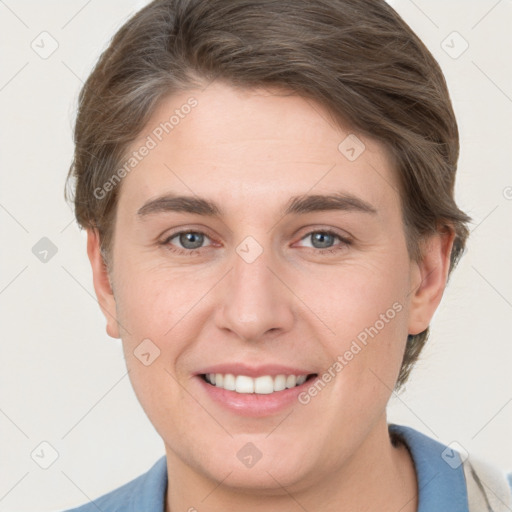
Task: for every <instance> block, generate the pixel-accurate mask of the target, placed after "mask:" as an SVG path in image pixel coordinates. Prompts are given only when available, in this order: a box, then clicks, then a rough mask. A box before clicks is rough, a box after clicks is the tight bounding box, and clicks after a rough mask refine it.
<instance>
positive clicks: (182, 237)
mask: <svg viewBox="0 0 512 512" xmlns="http://www.w3.org/2000/svg"><path fill="white" fill-rule="evenodd" d="M175 238H176V239H177V242H178V243H179V244H181V246H182V248H180V247H176V246H175V244H173V243H171V240H174V239H175ZM205 238H206V239H209V237H208V236H207V235H206V234H205V233H203V232H201V231H179V232H177V233H173V234H172V235H170V236H169V237H167V238H166V239H165V240H163V241H162V242H160V244H161V245H164V246H166V247H167V248H168V249H169V250H170V251H171V252H175V253H177V254H183V255H191V254H196V253H197V252H198V249H201V248H202V245H203V243H204V240H205Z"/></svg>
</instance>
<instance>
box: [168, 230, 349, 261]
mask: <svg viewBox="0 0 512 512" xmlns="http://www.w3.org/2000/svg"><path fill="white" fill-rule="evenodd" d="M184 233H194V234H196V235H204V236H205V237H207V238H210V239H211V237H209V236H208V235H207V234H206V233H204V232H202V231H193V230H183V231H178V232H176V233H173V234H172V235H170V236H168V237H167V238H166V239H165V240H163V241H162V242H160V243H159V244H160V245H162V246H165V247H166V248H167V249H168V250H169V251H171V252H173V253H175V254H178V255H180V256H181V255H183V256H193V255H196V254H198V253H199V252H200V251H201V249H202V248H199V249H180V248H176V247H171V245H170V243H169V242H170V241H171V240H172V239H173V238H176V237H177V236H179V235H182V234H184ZM314 233H322V234H324V235H332V236H334V237H335V238H337V239H338V240H340V241H341V242H342V244H340V245H339V246H337V247H335V248H331V247H327V248H325V249H316V248H315V247H310V248H309V249H310V250H313V251H314V253H315V254H319V255H321V256H327V255H329V254H334V253H338V252H339V251H342V250H344V249H346V247H349V246H350V245H352V240H350V239H349V238H345V237H342V236H340V235H339V234H338V233H336V232H335V231H333V230H331V229H316V230H313V231H310V232H309V233H306V234H305V235H304V236H303V237H302V238H301V240H304V239H305V238H307V237H308V236H311V235H312V234H314Z"/></svg>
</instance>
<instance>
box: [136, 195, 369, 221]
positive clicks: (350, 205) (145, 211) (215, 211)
mask: <svg viewBox="0 0 512 512" xmlns="http://www.w3.org/2000/svg"><path fill="white" fill-rule="evenodd" d="M332 210H342V211H347V212H360V213H369V214H372V215H376V214H377V210H376V209H375V208H374V207H373V206H372V205H371V204H370V203H368V202H366V201H364V200H363V199H361V198H359V197H357V196H355V195H353V194H351V193H348V192H337V193H333V194H328V195H318V194H317V195H301V196H294V197H291V198H290V199H289V200H288V202H287V203H286V204H285V206H284V208H283V212H282V216H286V215H293V214H295V215H304V214H307V213H313V212H319V211H332ZM166 212H184V213H191V214H196V215H203V216H206V217H224V211H223V209H222V208H221V207H220V206H219V205H218V204H216V203H215V202H213V201H210V200H208V199H204V198H201V197H197V196H178V195H175V194H172V193H171V194H165V195H163V196H160V197H157V198H155V199H150V200H149V201H147V202H146V203H144V205H143V206H142V207H141V208H139V210H138V211H137V216H138V217H139V218H140V219H144V218H146V217H148V216H150V215H153V214H157V213H166Z"/></svg>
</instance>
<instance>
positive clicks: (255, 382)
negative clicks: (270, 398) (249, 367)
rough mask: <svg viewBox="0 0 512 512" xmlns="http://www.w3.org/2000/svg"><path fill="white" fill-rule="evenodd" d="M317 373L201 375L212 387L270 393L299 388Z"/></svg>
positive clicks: (239, 391)
mask: <svg viewBox="0 0 512 512" xmlns="http://www.w3.org/2000/svg"><path fill="white" fill-rule="evenodd" d="M317 375H318V374H317V373H310V374H307V375H293V374H290V375H286V374H280V375H275V376H271V375H262V376H260V377H256V378H253V377H249V376H247V375H234V374H232V373H227V374H223V373H202V374H199V377H200V378H201V379H202V380H203V381H205V382H206V383H207V384H209V385H210V386H212V387H216V388H221V389H224V390H226V391H235V392H236V393H240V394H258V395H269V394H275V393H279V392H281V391H285V390H287V389H290V388H297V387H299V386H303V385H305V384H306V383H307V382H308V381H310V380H312V379H314V378H315V377H317Z"/></svg>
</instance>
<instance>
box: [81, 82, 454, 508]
mask: <svg viewBox="0 0 512 512" xmlns="http://www.w3.org/2000/svg"><path fill="white" fill-rule="evenodd" d="M191 96H193V97H194V98H196V99H197V101H198V105H197V106H196V107H195V108H194V109H193V110H192V112H191V113H190V114H189V115H188V116H186V117H185V118H184V119H182V120H181V121H180V123H179V124H178V125H177V126H176V127H175V128H174V130H173V131H172V132H171V133H169V134H168V135H166V136H165V137H164V138H163V140H162V141H161V142H160V143H159V144H158V146H157V147H156V148H154V149H152V150H151V151H150V152H149V154H148V155H147V156H146V157H145V158H144V159H143V160H142V161H141V162H140V163H139V164H138V165H137V167H136V168H135V169H134V170H133V171H132V172H131V173H130V174H128V175H127V176H126V177H125V178H124V179H123V181H122V183H121V189H120V197H119V203H118V209H117V215H116V220H115V235H114V239H113V252H112V255H113V269H112V272H111V274H110V276H109V275H108V274H107V270H106V267H105V265H104V262H103V260H102V258H101V255H100V252H99V240H98V236H97V233H96V232H95V231H93V230H89V231H88V246H87V248H88V255H89V259H90V262H91V265H92V270H93V278H94V287H95V291H96V295H97V297H98V301H99V303H100V306H101V308H102V311H103V313H104V314H105V318H106V321H107V332H108V334H109V335H110V336H112V337H114V338H119V337H121V338H122V342H123V348H124V353H125V358H126V364H127V367H128V369H129V370H130V373H129V375H130V379H131V382H132V385H133V388H134V390H135V393H136V395H137V397H138V399H139V401H140V403H141V405H142V407H143V408H144V410H145V412H146V414H147V415H148V417H149V419H150V421H151V422H152V423H153V425H154V426H155V428H156V430H157V431H158V433H159V434H160V435H161V437H162V439H163V441H164V444H165V451H166V455H167V464H168V475H169V487H168V491H169V492H168V496H167V500H166V512H178V511H187V510H193V509H192V507H194V508H195V509H196V510H198V511H217V510H223V511H235V510H237V511H238V510H244V511H248V512H251V511H263V510H265V511H266V510H280V511H281V512H287V511H290V512H291V511H297V510H299V509H300V506H302V507H303V508H304V509H306V510H308V511H314V510H323V511H337V512H340V511H353V510H382V511H390V512H391V511H393V512H396V511H398V510H401V512H409V511H415V510H416V509H417V503H418V502H417V492H418V487H417V480H416V475H415V470H414V465H413V462H412V459H411V458H410V455H409V452H408V450H407V449H406V448H405V447H404V446H403V445H399V447H394V446H393V445H392V444H391V442H390V439H389V435H388V430H387V421H386V404H387V402H388V400H389V398H390V395H391V393H392V389H393V387H394V385H395V382H396V379H397V377H398V372H399V369H400V363H401V360H402V356H403V353H404V350H405V346H406V339H407V335H408V334H416V333H419V332H421V331H423V330H424V329H425V328H426V327H427V326H428V324H429V322H430V320H431V318H432V316H433V314H434V312H435V310H436V308H437V306H438V304H439V302H440V300H441V297H442V294H443V291H444V288H445V285H446V278H447V273H448V268H449V255H450V251H451V247H452V244H453V238H454V234H453V231H452V230H448V231H447V232H445V233H443V234H441V233H439V234H438V235H435V236H433V237H431V238H430V239H429V240H427V241H426V243H425V244H424V246H423V257H422V260H421V261H420V262H418V263H415V262H412V261H411V260H410V259H409V257H408V254H407V248H406V243H405V234H404V227H403V224H402V219H401V212H400V203H399V196H398V192H397V189H398V182H397V179H396V176H395V174H394V170H393V168H392V165H391V160H390V159H389V157H388V154H387V153H386V150H385V148H384V147H383V146H382V145H381V144H379V143H378V142H377V141H375V140H372V139H370V138H369V137H367V136H364V135H361V134H356V135H357V136H358V137H359V138H360V139H361V140H362V141H363V142H364V144H365V146H366V149H365V151H364V152H363V153H362V154H361V155H360V156H359V157H358V158H357V159H356V160H355V161H353V162H351V161H349V160H348V159H347V158H346V157H345V156H344V155H343V154H341V152H340V151H338V145H339V144H340V142H341V141H343V140H344V139H345V137H346V136H347V135H348V134H349V133H355V132H353V131H349V130H342V129H340V128H339V127H337V126H334V125H333V124H332V123H331V122H330V121H328V117H327V115H326V113H325V111H323V110H322V108H321V107H320V106H319V105H316V104H313V103H312V102H311V101H309V100H306V99H304V98H301V97H299V96H294V95H287V96H283V95H282V94H279V93H278V92H277V90H274V91H273V92H272V91H271V90H250V91H249V90H235V89H233V88H231V87H230V86H229V85H226V84H222V83H219V82H214V83H212V84H211V85H209V86H208V87H207V88H206V89H205V90H202V91H201V90H190V91H186V92H182V93H180V94H175V95H173V96H170V97H168V98H166V99H165V100H164V101H162V102H161V103H160V104H159V106H158V108H157V109H156V110H155V111H154V112H153V115H152V117H151V119H150V121H149V122H148V124H147V126H146V127H145V128H144V130H142V132H141V134H140V136H139V138H138V140H137V141H135V142H134V143H133V145H132V149H136V148H138V147H140V145H141V144H142V143H143V141H144V140H145V139H146V137H147V136H148V134H150V133H151V131H152V130H153V129H154V128H155V127H156V126H158V124H159V123H160V122H162V121H163V120H166V119H169V116H170V115H172V113H173V112H174V110H175V109H177V108H180V106H181V105H183V104H185V103H186V102H187V99H188V98H190V97H191ZM376 170H377V171H378V172H376ZM341 190H343V191H347V192H351V193H352V194H355V195H356V196H358V197H360V198H362V199H364V200H365V201H367V202H369V203H371V204H372V205H373V206H374V207H375V208H376V209H377V214H376V215H369V214H365V213H361V212H347V211H324V212H314V213H308V214H306V215H291V216H288V217H282V216H281V215H280V214H279V212H280V209H281V208H282V207H283V205H284V204H285V203H286V201H287V200H288V199H289V198H290V197H291V196H294V195H300V194H313V193H314V194H317V193H318V194H323V193H331V192H333V191H341ZM164 192H175V193H179V194H187V195H191V194H194V195H197V196H201V197H205V198H208V199H211V200H214V201H216V202H218V203H219V204H220V205H221V206H222V207H223V208H224V209H225V210H226V215H225V217H223V218H222V219H218V218H208V217H203V216H199V215H192V214H189V213H175V212H165V213H158V214H155V215H151V216H148V217H147V218H145V219H144V220H141V219H139V218H138V216H137V214H136V212H137V210H138V209H139V208H140V207H141V206H142V205H143V204H144V203H145V202H146V201H147V200H148V199H151V198H154V197H156V196H158V195H160V194H162V193H164ZM325 228H331V229H334V230H336V231H337V232H338V233H339V234H340V235H341V236H347V235H349V236H350V237H352V239H353V243H352V244H351V245H344V244H343V243H342V242H341V241H340V240H339V239H337V238H336V237H334V238H332V239H330V241H329V240H328V241H327V245H329V244H330V246H331V247H330V248H335V247H338V248H340V247H341V250H339V251H338V252H334V253H326V254H325V255H323V256H322V255H320V254H319V253H320V252H321V251H322V250H323V251H324V252H325V251H327V250H328V249H325V248H322V247H325V245H323V246H322V245H319V244H318V242H317V243H316V244H315V240H314V238H312V236H311V233H312V232H317V231H322V229H325ZM180 229H188V230H189V231H193V232H197V231H201V232H203V233H205V234H206V236H205V238H204V242H203V245H202V246H201V248H200V249H199V250H198V251H196V253H195V254H194V255H188V254H187V255H178V254H176V253H173V252H171V251H170V250H169V247H174V248H181V249H183V250H185V251H186V250H187V247H191V246H192V244H191V243H189V244H188V246H185V245H184V244H186V243H187V241H186V240H185V241H183V238H182V239H181V243H180V237H179V236H178V237H174V238H173V239H172V241H169V242H168V243H167V245H159V242H161V241H163V240H165V239H166V238H168V237H169V236H170V235H171V234H172V233H173V232H176V231H179V230H180ZM247 236H252V237H253V238H254V239H255V240H257V242H258V243H259V244H260V246H261V247H262V248H263V252H262V254H261V255H260V256H259V257H258V258H257V259H256V260H255V261H254V262H252V263H247V262H246V261H245V260H244V259H242V258H241V257H240V256H239V255H238V253H237V252H236V248H237V246H238V245H239V244H240V243H241V242H242V241H243V240H244V239H245V238H246V237H247ZM315 248H317V253H315V252H314V249H315ZM188 250H189V251H190V249H188ZM395 302H399V303H400V304H401V305H402V310H401V311H400V312H399V313H397V314H396V316H395V317H394V318H393V319H392V320H390V321H389V322H388V323H386V325H385V327H384V328H383V329H381V330H380V331H379V333H378V335H377V336H375V337H374V338H373V339H370V341H369V342H368V344H367V346H365V347H364V349H363V350H361V351H360V352H359V353H358V354H357V355H356V356H354V358H353V359H352V360H351V361H350V362H349V363H348V364H347V365H346V366H345V367H344V368H343V370H342V371H341V372H339V373H337V374H336V377H335V378H334V379H332V381H331V382H330V383H329V384H328V385H327V386H326V387H325V388H324V389H323V390H322V391H321V392H320V393H318V394H317V396H315V397H314V398H312V399H311V401H310V402H309V403H308V404H307V405H302V404H300V403H296V404H294V405H293V406H292V407H290V408H288V409H286V410H285V411H284V412H282V413H279V414H273V415H270V416H268V417H263V418H248V417H241V416H239V415H237V414H236V413H234V412H231V411H228V410H226V409H224V408H223V407H222V406H220V405H218V404H216V403H214V402H212V401H211V400H210V399H209V398H208V397H207V396H206V394H205V392H204V390H202V388H201V386H200V385H199V383H198V381H197V378H196V377H193V374H194V373H195V372H196V371H198V370H199V369H200V368H201V367H202V366H205V365H208V364H216V363H221V362H226V361H230V362H231V361H248V362H250V363H252V364H256V363H262V364H263V363H283V364H288V365H292V366H295V365H297V366H300V367H306V368H310V367H311V368H312V369H314V371H316V372H317V373H321V372H322V371H324V370H326V369H327V368H329V367H331V366H332V365H333V363H334V362H335V361H336V358H337V356H338V355H340V354H344V353H345V351H346V350H348V349H349V347H350V344H351V342H352V340H354V339H355V338H356V336H357V335H358V333H360V332H361V331H363V330H364V329H365V327H369V326H371V325H374V324H375V322H376V320H378V319H379V315H380V314H382V313H385V312H386V311H387V310H388V309H389V308H390V307H391V306H392V304H393V303H395ZM146 338H149V339H150V340H151V341H152V343H154V344H155V345H156V346H157V347H158V348H159V350H160V355H159V357H158V358H156V359H155V360H154V362H153V363H152V364H151V365H149V366H145V365H143V364H141V362H140V361H139V360H138V359H137V358H136V357H135V356H134V353H133V352H134V350H135V349H136V348H137V346H138V345H139V344H140V343H141V341H142V340H144V339H146ZM247 442H252V443H253V444H254V445H255V446H256V447H257V448H258V449H259V450H260V452H261V453H262V458H261V459H260V460H259V461H258V462H257V463H256V464H255V465H254V466H252V467H251V468H248V467H246V466H245V465H243V464H242V463H241V462H240V460H239V459H238V458H237V456H236V455H237V452H238V450H240V448H241V447H243V446H244V445H245V444H246V443H247ZM299 504H300V506H299Z"/></svg>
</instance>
